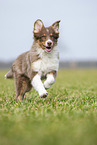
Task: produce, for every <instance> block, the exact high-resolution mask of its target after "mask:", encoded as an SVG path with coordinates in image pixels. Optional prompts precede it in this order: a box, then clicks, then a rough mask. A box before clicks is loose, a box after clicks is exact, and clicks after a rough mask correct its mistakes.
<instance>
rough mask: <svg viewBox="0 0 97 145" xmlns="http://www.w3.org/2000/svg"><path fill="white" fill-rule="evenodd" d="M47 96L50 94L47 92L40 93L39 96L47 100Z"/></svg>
mask: <svg viewBox="0 0 97 145" xmlns="http://www.w3.org/2000/svg"><path fill="white" fill-rule="evenodd" d="M47 95H48V92H47V91H46V90H44V91H41V92H40V93H39V96H40V97H41V98H46V97H47Z"/></svg>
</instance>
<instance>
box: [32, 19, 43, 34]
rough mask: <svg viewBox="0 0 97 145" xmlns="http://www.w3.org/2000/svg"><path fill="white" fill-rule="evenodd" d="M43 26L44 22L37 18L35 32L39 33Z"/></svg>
mask: <svg viewBox="0 0 97 145" xmlns="http://www.w3.org/2000/svg"><path fill="white" fill-rule="evenodd" d="M43 26H44V25H43V22H42V21H41V20H40V19H38V20H36V21H35V23H34V31H33V32H34V33H38V32H39V31H40V30H41V29H42V27H43Z"/></svg>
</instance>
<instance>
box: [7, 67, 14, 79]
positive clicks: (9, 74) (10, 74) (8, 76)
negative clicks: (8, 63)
mask: <svg viewBox="0 0 97 145" xmlns="http://www.w3.org/2000/svg"><path fill="white" fill-rule="evenodd" d="M12 78H13V72H12V69H10V70H9V72H8V73H7V74H6V75H5V79H12Z"/></svg>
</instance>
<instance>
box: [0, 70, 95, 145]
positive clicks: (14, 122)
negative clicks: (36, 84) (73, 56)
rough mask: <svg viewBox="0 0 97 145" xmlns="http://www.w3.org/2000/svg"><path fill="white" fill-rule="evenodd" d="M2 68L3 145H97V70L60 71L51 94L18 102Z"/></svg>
mask: <svg viewBox="0 0 97 145" xmlns="http://www.w3.org/2000/svg"><path fill="white" fill-rule="evenodd" d="M5 73H6V71H1V70H0V145H97V70H96V69H94V70H60V71H59V73H58V76H57V79H56V82H55V84H54V85H53V86H52V87H51V88H50V89H49V90H48V92H49V96H48V97H47V98H46V99H41V98H40V97H39V96H38V94H37V92H36V91H35V90H34V89H33V90H32V91H31V92H29V93H27V94H26V96H25V99H24V102H23V103H22V104H21V103H16V102H15V88H14V82H13V80H5V79H4V74H5Z"/></svg>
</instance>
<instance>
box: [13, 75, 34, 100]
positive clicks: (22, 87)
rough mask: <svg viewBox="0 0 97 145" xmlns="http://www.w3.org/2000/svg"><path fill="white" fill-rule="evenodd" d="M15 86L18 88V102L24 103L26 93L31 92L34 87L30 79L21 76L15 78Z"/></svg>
mask: <svg viewBox="0 0 97 145" xmlns="http://www.w3.org/2000/svg"><path fill="white" fill-rule="evenodd" d="M15 86H16V102H17V101H20V102H22V101H23V100H24V95H25V93H26V92H28V91H30V90H31V88H32V85H31V83H30V79H29V78H28V77H26V76H24V75H20V76H18V77H16V78H15Z"/></svg>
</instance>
